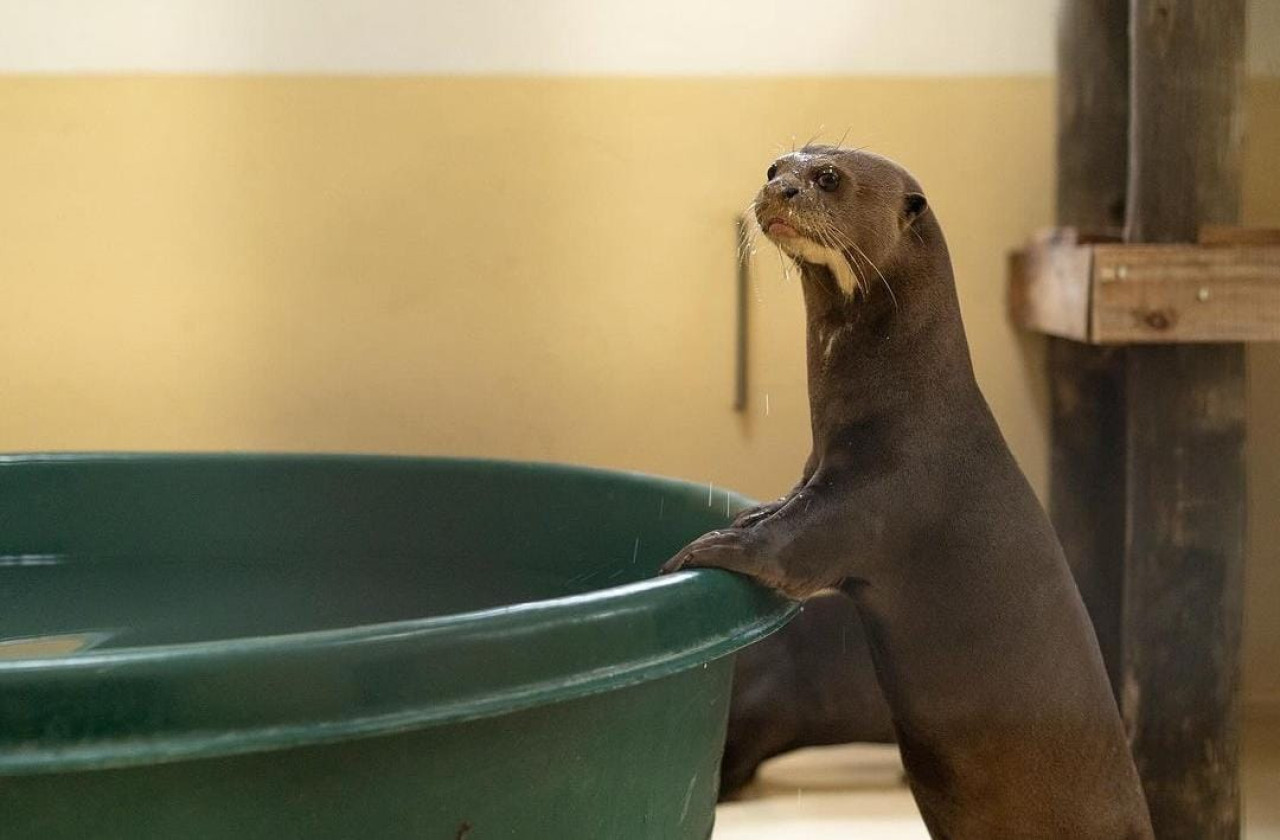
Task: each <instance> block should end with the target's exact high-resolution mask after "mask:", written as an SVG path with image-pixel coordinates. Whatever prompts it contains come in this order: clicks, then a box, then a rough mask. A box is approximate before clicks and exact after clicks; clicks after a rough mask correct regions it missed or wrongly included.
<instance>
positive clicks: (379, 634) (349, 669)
mask: <svg viewBox="0 0 1280 840" xmlns="http://www.w3.org/2000/svg"><path fill="white" fill-rule="evenodd" d="M120 461H127V462H130V463H147V464H164V463H166V462H168V463H173V462H179V461H180V462H184V463H198V462H206V461H208V462H221V463H232V462H250V463H254V464H257V465H262V464H269V463H276V462H280V463H286V462H296V461H319V462H326V463H333V464H339V465H340V464H373V465H377V464H400V465H403V466H406V467H413V466H421V467H429V466H431V465H433V464H439V465H444V464H447V465H451V466H462V467H470V466H474V467H477V468H481V469H499V470H515V471H526V470H527V471H538V472H542V473H550V474H553V475H554V474H562V475H572V476H583V475H589V476H592V477H595V478H597V479H601V480H611V481H617V480H622V481H626V482H639V483H646V484H650V485H652V486H655V487H662V488H664V489H667V490H670V491H673V492H678V493H682V494H689V493H698V494H701V493H703V492H704V491H703V487H704V485H699V484H694V483H692V482H688V481H681V480H678V479H672V478H666V477H661V476H653V475H648V474H645V473H640V472H634V471H623V470H610V469H601V468H596V467H584V466H575V465H567V464H558V463H548V462H530V461H513V460H503V459H488V458H454V457H413V456H388V455H365V454H360V455H345V454H330V453H324V454H305V453H123V452H121V453H31V454H18V455H0V469H9V468H13V467H17V466H22V465H32V464H42V465H53V466H56V465H60V464H72V465H78V466H83V465H86V464H93V463H112V462H120ZM728 498H729V501H730V502H731V503H732V504H733V505H734V506H736V507H745V506H747V505H749V504H750V503H751V502H750V500H749V499H747V498H745V497H743V496H741V495H739V494H736V493H732V492H731V491H730V492H729V493H728ZM797 609H798V604H796V603H795V602H792V601H789V600H787V599H785V598H784V597H782V596H781V595H779V594H777V593H775V592H772V591H770V590H767V589H764V588H763V587H760V586H758V585H756V584H754V583H752V582H750V581H748V580H747V579H746V578H743V577H741V576H738V575H733V574H730V573H728V572H722V571H718V570H696V571H684V572H679V573H677V574H674V575H670V576H664V577H655V578H650V579H646V580H643V581H639V582H634V583H627V584H622V585H620V586H614V587H608V588H604V589H599V590H593V591H591V592H587V593H580V594H573V595H565V596H559V597H556V598H550V599H543V600H537V601H530V602H525V603H521V604H516V605H512V606H504V607H494V608H488V609H480V610H471V611H464V612H459V613H452V614H448V615H440V616H431V617H426V618H419V619H409V620H402V621H394V622H385V623H377V624H364V625H356V626H353V627H345V628H326V629H320V630H310V631H304V632H298V633H288V634H279V635H271V636H259V637H249V638H241V639H227V640H202V641H195V642H183V643H177V644H166V645H155V646H147V647H135V648H127V647H125V648H114V649H106V650H102V651H92V650H91V651H87V652H83V653H77V654H75V655H73V656H62V657H46V658H28V659H12V660H0V721H2V720H3V712H4V709H5V707H6V706H9V708H11V709H12V708H15V707H17V706H18V705H22V704H32V703H36V704H41V703H42V704H43V706H42V708H49V709H50V710H51V711H50V712H49V714H48V720H47V724H48V726H47V728H46V730H44V731H42V732H41V733H40V735H39V736H37V737H34V738H23V739H19V740H13V739H6V737H5V733H4V727H2V726H0V776H5V775H24V774H31V773H52V772H67V771H74V770H87V769H95V768H106V767H128V766H137V765H145V764H155V763H162V762H168V761H177V760H184V759H196V758H212V757H221V756H229V755H236V754H242V753H249V752H262V751H269V750H275V749H284V748H288V747H297V746H303V745H310V744H320V743H327V742H332V741H338V740H344V739H348V738H354V737H362V736H374V735H387V734H393V733H396V732H402V731H406V730H411V729H418V728H423V727H426V726H434V725H442V724H449V723H458V722H463V721H468V720H475V719H480V718H485V717H492V716H496V715H502V714H509V713H512V712H517V711H520V710H523V709H528V708H532V707H535V706H542V705H549V704H553V703H561V702H564V701H568V700H573V699H577V698H581V697H587V696H590V695H592V694H597V693H601V692H604V691H611V690H618V689H622V688H625V687H627V686H629V685H634V684H637V683H641V682H645V681H648V680H654V679H659V678H662V677H664V676H669V675H671V674H674V673H677V672H680V671H684V670H687V669H689V668H694V667H697V666H698V665H700V664H704V663H707V662H710V661H712V660H715V659H718V658H720V657H722V656H726V655H728V654H731V653H733V652H734V651H736V650H738V649H740V648H742V647H745V646H747V645H749V644H751V643H753V642H755V641H757V640H759V639H761V638H763V637H765V636H767V635H768V634H770V633H772V632H774V631H775V630H777V629H778V628H779V627H781V626H782V625H783V624H785V623H786V622H787V621H788V620H790V618H791V617H792V616H793V615H794V613H795V612H796V610H797ZM515 638H519V639H520V640H521V646H520V649H522V650H526V651H548V650H551V651H560V652H563V651H566V650H567V651H574V652H577V655H571V656H568V657H566V656H563V655H560V654H557V655H555V656H548V657H540V656H526V657H523V658H522V661H521V662H519V663H517V664H518V666H519V670H520V673H519V674H511V673H510V668H509V667H508V668H507V669H506V670H505V671H504V670H503V669H490V668H485V667H480V668H476V667H472V668H469V669H468V670H469V671H471V673H470V674H469V679H468V680H466V681H464V682H463V683H462V684H461V685H452V684H450V685H449V686H448V687H449V688H452V689H453V690H452V691H449V690H443V688H442V687H443V686H445V681H444V680H443V679H442V678H443V677H444V676H446V675H449V676H456V674H457V669H458V668H459V667H460V665H462V664H464V663H467V662H468V661H472V662H474V661H476V660H477V659H481V660H482V659H484V658H486V657H487V658H490V659H498V660H501V659H502V657H501V656H500V654H501V653H502V652H503V647H504V645H507V644H509V642H510V641H511V640H512V639H515ZM602 643H606V644H604V645H603V646H612V647H613V648H615V649H616V650H617V653H616V654H614V655H611V656H607V657H606V656H602V655H601V651H600V650H599V648H600V647H601V646H602ZM508 652H509V651H508ZM370 663H373V667H370ZM508 665H510V663H508ZM290 677H292V678H293V680H292V681H291V680H290V679H289V678H290ZM303 677H305V679H299V678H303ZM255 686H257V687H258V688H260V689H262V688H263V687H264V686H265V687H269V690H259V691H256V692H254V691H253V690H252V689H253V687H255ZM324 686H329V687H331V688H337V689H344V690H346V691H347V694H348V695H350V689H352V688H353V687H357V688H358V689H359V692H358V693H357V694H358V696H356V697H354V699H353V698H352V697H351V696H347V697H346V700H347V703H346V705H343V706H340V707H339V706H335V705H334V703H333V702H332V699H330V700H329V701H328V702H326V700H325V696H324V694H325V691H324V690H323V688H321V690H318V691H317V687H324ZM157 696H158V697H161V698H163V701H164V702H166V703H169V704H170V705H171V706H173V708H171V709H169V710H168V711H170V712H174V713H176V714H171V715H170V717H169V718H167V719H158V718H147V719H145V720H143V721H141V722H139V723H138V726H137V728H138V729H145V730H147V731H146V732H145V733H143V732H140V731H134V730H130V729H129V728H128V727H124V728H123V730H121V731H107V732H102V733H97V734H94V732H93V730H94V726H95V718H101V717H103V716H107V717H110V716H111V715H112V714H113V713H114V714H117V715H119V714H125V715H127V714H128V713H129V712H130V711H131V710H134V709H135V708H136V706H137V704H138V703H139V702H140V700H139V698H143V699H145V698H146V697H157ZM227 696H231V697H235V698H237V702H236V703H234V704H232V705H225V704H222V705H220V704H218V703H212V704H211V703H210V702H209V699H210V698H211V697H215V698H220V697H227ZM50 701H54V702H50ZM63 701H66V702H69V703H70V704H71V706H72V707H74V706H75V704H76V703H77V702H78V703H79V704H80V705H81V706H82V707H83V708H82V712H83V713H84V720H81V721H79V722H78V724H77V722H75V721H73V722H71V723H68V722H67V720H66V719H65V718H64V719H59V718H58V717H57V713H58V711H59V710H62V714H63V715H64V716H65V714H66V712H65V709H66V708H67V706H66V704H65V702H63ZM9 704H15V705H13V706H10V705H9ZM23 707H24V708H30V706H23ZM85 710H96V711H97V714H96V715H94V714H89V713H88V712H87V711H85Z"/></svg>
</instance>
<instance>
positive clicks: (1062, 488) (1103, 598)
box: [1048, 0, 1129, 687]
mask: <svg viewBox="0 0 1280 840" xmlns="http://www.w3.org/2000/svg"><path fill="white" fill-rule="evenodd" d="M1128 32H1129V0H1067V2H1064V3H1063V5H1062V9H1061V14H1060V18H1059V29H1058V179H1057V186H1058V224H1059V225H1061V226H1063V227H1074V228H1077V229H1079V230H1081V231H1084V232H1088V233H1114V234H1117V235H1118V234H1119V233H1120V232H1121V230H1122V229H1123V227H1124V216H1125V184H1126V182H1127V180H1128V174H1127V173H1128V157H1129V36H1128ZM1048 341H1049V348H1048V350H1049V352H1048V366H1049V380H1050V389H1051V390H1050V417H1051V419H1050V435H1051V437H1052V448H1051V455H1050V464H1049V468H1050V470H1049V476H1050V478H1049V481H1050V483H1049V515H1050V517H1051V518H1052V519H1053V523H1054V527H1055V528H1056V529H1057V532H1058V538H1059V539H1060V540H1061V541H1062V547H1063V550H1064V551H1065V552H1066V555H1067V561H1068V562H1069V563H1070V564H1071V570H1072V572H1073V573H1074V574H1075V577H1076V582H1077V584H1078V585H1079V586H1080V594H1081V596H1082V597H1083V598H1084V602H1085V606H1086V607H1088V609H1089V615H1090V617H1091V618H1092V619H1093V625H1094V630H1095V631H1096V632H1097V634H1098V643H1099V645H1100V646H1101V647H1102V656H1103V659H1104V661H1105V662H1106V665H1107V672H1108V674H1109V675H1110V677H1111V684H1112V685H1113V686H1117V687H1118V686H1119V685H1120V673H1121V671H1120V668H1121V648H1120V615H1121V597H1120V596H1121V593H1122V592H1123V586H1124V577H1123V572H1124V533H1125V515H1124V502H1125V488H1124V463H1125V461H1124V455H1125V424H1124V403H1125V400H1124V354H1125V348H1122V347H1095V346H1091V345H1087V344H1080V343H1077V342H1074V341H1069V340H1067V339H1062V338H1049V339H1048Z"/></svg>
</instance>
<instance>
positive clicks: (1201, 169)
mask: <svg viewBox="0 0 1280 840" xmlns="http://www.w3.org/2000/svg"><path fill="white" fill-rule="evenodd" d="M1061 26H1062V28H1061V32H1060V38H1059V108H1058V110H1059V120H1060V124H1059V136H1058V143H1059V151H1058V166H1059V170H1058V221H1059V223H1060V224H1061V225H1063V226H1070V227H1076V228H1078V229H1080V230H1081V231H1082V232H1084V233H1086V234H1087V233H1114V232H1116V231H1117V230H1118V229H1119V228H1120V227H1121V225H1122V224H1123V227H1124V230H1125V237H1126V240H1127V241H1129V242H1193V241H1195V240H1196V237H1197V233H1198V231H1199V229H1200V228H1201V226H1202V225H1205V224H1232V223H1234V222H1236V220H1237V215H1238V207H1239V197H1240V139H1241V128H1240V126H1241V119H1240V87H1241V81H1242V78H1241V77H1242V57H1243V33H1244V0H1066V2H1065V3H1064V6H1063V11H1062V16H1061ZM1122 184H1127V189H1125V188H1122V186H1121V185H1122ZM1049 340H1050V348H1049V373H1050V377H1051V379H1052V382H1051V388H1052V391H1051V393H1052V402H1051V407H1052V422H1051V429H1052V433H1053V444H1052V462H1051V467H1052V479H1051V485H1050V502H1049V507H1050V513H1051V515H1052V517H1053V519H1054V524H1055V525H1056V527H1057V529H1058V534H1059V536H1060V538H1061V539H1062V543H1063V547H1064V549H1065V551H1066V553H1067V558H1068V560H1069V561H1070V563H1071V566H1072V570H1073V572H1074V573H1075V575H1076V578H1077V581H1078V582H1079V585H1080V589H1081V593H1082V595H1083V596H1084V599H1085V603H1086V605H1087V606H1088V608H1089V611H1090V615H1091V616H1092V618H1093V621H1094V625H1095V628H1096V630H1097V632H1098V637H1099V643H1100V645H1101V647H1102V650H1103V656H1104V658H1105V659H1106V662H1107V668H1108V672H1109V673H1110V675H1111V677H1112V680H1113V684H1114V685H1115V686H1116V688H1117V690H1118V693H1119V698H1120V705H1121V710H1122V712H1123V715H1124V718H1125V723H1126V726H1127V727H1128V731H1129V734H1130V739H1131V742H1132V745H1133V749H1134V757H1135V759H1136V761H1137V764H1138V770H1139V773H1140V775H1141V776H1142V780H1143V786H1144V788H1145V789H1146V792H1147V798H1148V804H1149V805H1150V807H1151V815H1152V821H1153V823H1154V825H1155V830H1156V836H1157V837H1158V838H1159V840H1182V838H1186V840H1227V838H1231V840H1234V838H1238V837H1239V836H1240V806H1239V781H1238V776H1237V773H1238V752H1239V711H1238V703H1239V698H1238V694H1239V650H1240V627H1241V602H1242V579H1243V558H1244V551H1243V549H1244V503H1245V496H1244V494H1245V485H1244V458H1243V443H1244V348H1243V345H1240V344H1196V345H1173V344H1167V345H1144V346H1137V345H1133V346H1127V347H1097V346H1089V345H1085V344H1080V343H1076V342H1073V341H1069V340H1065V339H1056V338H1051V339H1049Z"/></svg>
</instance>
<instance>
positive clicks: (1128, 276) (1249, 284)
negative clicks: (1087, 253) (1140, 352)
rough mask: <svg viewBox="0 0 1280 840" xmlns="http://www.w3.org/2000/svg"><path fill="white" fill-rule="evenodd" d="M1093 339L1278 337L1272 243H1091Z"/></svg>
mask: <svg viewBox="0 0 1280 840" xmlns="http://www.w3.org/2000/svg"><path fill="white" fill-rule="evenodd" d="M1094 254H1095V257H1094V276H1093V291H1092V294H1091V295H1090V300H1091V311H1090V318H1089V322H1090V330H1089V340H1090V341H1092V342H1093V343H1095V344H1133V343H1153V342H1154V343H1186V342H1201V343H1203V342H1236V341H1239V342H1247V341H1280V248H1277V247H1269V246H1264V247H1240V246H1233V247H1221V248H1211V247H1199V246H1195V245H1155V246H1138V245H1110V246H1108V245H1099V246H1097V247H1096V248H1095V249H1094Z"/></svg>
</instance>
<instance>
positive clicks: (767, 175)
mask: <svg viewBox="0 0 1280 840" xmlns="http://www.w3.org/2000/svg"><path fill="white" fill-rule="evenodd" d="M777 174H778V164H776V163H775V164H774V165H773V166H770V167H769V171H768V172H766V173H764V177H765V180H766V181H772V180H773V179H774V177H776V176H777Z"/></svg>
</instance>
